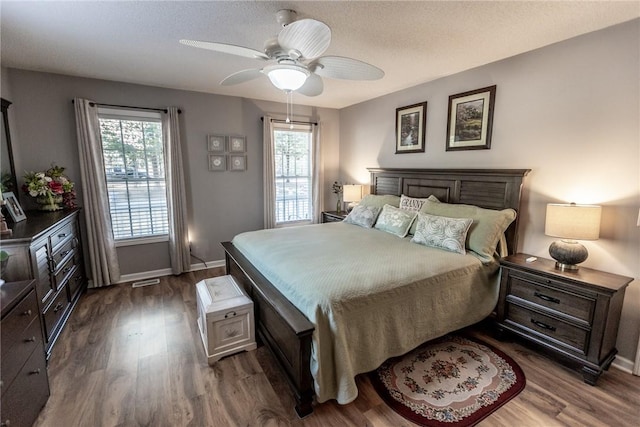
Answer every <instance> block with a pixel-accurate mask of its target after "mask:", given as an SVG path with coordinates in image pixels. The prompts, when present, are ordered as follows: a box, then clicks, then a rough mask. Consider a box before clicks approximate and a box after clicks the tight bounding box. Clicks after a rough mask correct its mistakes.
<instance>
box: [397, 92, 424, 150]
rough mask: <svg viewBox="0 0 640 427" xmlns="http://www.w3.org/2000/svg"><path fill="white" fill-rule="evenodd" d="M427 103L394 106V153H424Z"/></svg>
mask: <svg viewBox="0 0 640 427" xmlns="http://www.w3.org/2000/svg"><path fill="white" fill-rule="evenodd" d="M426 131H427V103H426V102H421V103H420V104H414V105H409V106H407V107H402V108H396V154H401V153H424V141H425V134H426Z"/></svg>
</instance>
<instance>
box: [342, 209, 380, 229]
mask: <svg viewBox="0 0 640 427" xmlns="http://www.w3.org/2000/svg"><path fill="white" fill-rule="evenodd" d="M380 209H381V208H378V207H375V206H362V205H357V206H356V207H354V208H353V209H352V210H351V212H349V215H347V217H346V218H345V219H344V222H347V223H349V224H355V225H359V226H360V227H365V228H371V227H373V224H374V223H375V222H376V218H378V214H379V213H380Z"/></svg>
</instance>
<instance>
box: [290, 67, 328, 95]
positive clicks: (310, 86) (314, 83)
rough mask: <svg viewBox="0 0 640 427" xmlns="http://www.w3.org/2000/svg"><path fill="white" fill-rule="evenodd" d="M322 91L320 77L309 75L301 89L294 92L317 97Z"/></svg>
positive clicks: (322, 85)
mask: <svg viewBox="0 0 640 427" xmlns="http://www.w3.org/2000/svg"><path fill="white" fill-rule="evenodd" d="M323 90H324V83H323V82H322V77H320V76H319V75H317V74H313V73H311V75H310V76H309V77H307V81H306V82H304V84H303V85H302V87H301V88H300V89H298V90H297V91H296V92H299V93H301V94H303V95H306V96H318V95H320V94H321V93H322V91H323Z"/></svg>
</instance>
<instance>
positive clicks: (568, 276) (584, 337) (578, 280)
mask: <svg viewBox="0 0 640 427" xmlns="http://www.w3.org/2000/svg"><path fill="white" fill-rule="evenodd" d="M529 257H530V255H527V254H516V255H511V256H508V257H506V258H503V259H502V260H501V265H502V278H501V283H500V298H499V301H498V307H497V322H498V327H499V329H500V330H501V332H502V331H504V330H506V331H510V332H512V333H514V334H516V335H519V336H520V337H522V338H525V339H527V340H529V341H532V342H534V343H536V344H539V345H541V346H543V347H544V348H546V349H547V350H550V351H551V352H552V353H554V354H556V355H557V356H560V357H561V358H562V359H564V360H569V361H573V362H574V363H577V364H578V365H580V366H581V368H582V375H583V378H584V381H585V382H586V383H588V384H591V385H595V384H596V381H597V380H598V377H599V376H600V375H601V374H602V372H603V370H606V369H608V368H609V366H610V365H611V362H613V359H614V358H615V356H616V354H617V352H618V350H617V349H616V338H617V336H618V326H619V324H620V313H621V311H622V303H623V300H624V293H625V289H626V287H627V285H628V284H629V283H630V282H631V281H632V280H633V279H632V278H631V277H625V276H620V275H617V274H610V273H605V272H603V271H598V270H594V269H590V268H586V267H580V269H579V270H577V271H566V272H565V271H560V270H557V269H556V268H555V261H553V260H549V259H543V258H537V259H536V260H535V261H533V262H527V261H526V260H527V258H529Z"/></svg>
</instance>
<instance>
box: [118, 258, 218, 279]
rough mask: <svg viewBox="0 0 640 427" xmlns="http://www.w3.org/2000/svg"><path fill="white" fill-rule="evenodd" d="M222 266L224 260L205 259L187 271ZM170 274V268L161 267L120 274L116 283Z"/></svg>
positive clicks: (192, 265)
mask: <svg viewBox="0 0 640 427" xmlns="http://www.w3.org/2000/svg"><path fill="white" fill-rule="evenodd" d="M224 266H225V262H224V260H223V259H221V260H217V261H207V263H206V265H205V263H203V262H201V263H198V264H191V269H190V270H189V271H198V270H204V269H207V268H217V267H224ZM172 274H173V271H172V270H171V269H170V268H163V269H160V270H152V271H141V272H140V273H132V274H123V275H121V276H120V280H119V281H118V282H117V283H126V282H135V281H138V280H146V279H152V278H154V277H162V276H170V275H172Z"/></svg>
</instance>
